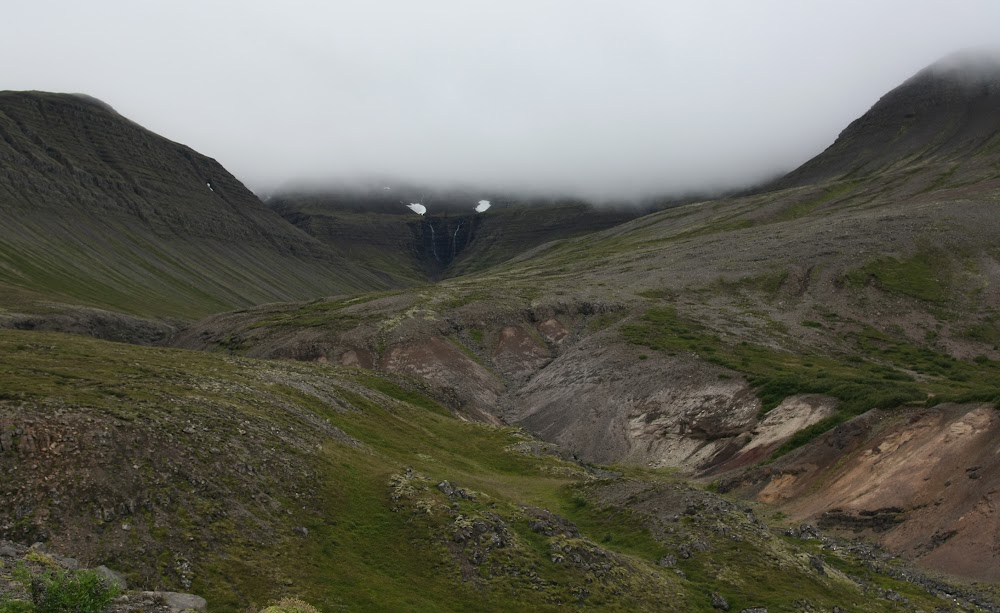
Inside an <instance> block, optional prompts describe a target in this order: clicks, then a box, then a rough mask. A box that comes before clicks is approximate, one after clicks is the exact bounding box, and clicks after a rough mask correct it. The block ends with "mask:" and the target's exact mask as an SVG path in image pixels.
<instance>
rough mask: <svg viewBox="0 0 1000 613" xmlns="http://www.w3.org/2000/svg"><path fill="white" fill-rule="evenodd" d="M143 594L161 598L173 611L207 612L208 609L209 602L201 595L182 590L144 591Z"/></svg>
mask: <svg viewBox="0 0 1000 613" xmlns="http://www.w3.org/2000/svg"><path fill="white" fill-rule="evenodd" d="M143 594H144V595H148V596H153V597H156V598H160V599H161V600H163V602H164V604H166V605H167V606H168V607H170V610H171V612H172V613H184V612H185V611H195V612H196V613H207V611H208V602H206V601H205V599H204V598H202V597H201V596H195V595H194V594H182V593H180V592H143Z"/></svg>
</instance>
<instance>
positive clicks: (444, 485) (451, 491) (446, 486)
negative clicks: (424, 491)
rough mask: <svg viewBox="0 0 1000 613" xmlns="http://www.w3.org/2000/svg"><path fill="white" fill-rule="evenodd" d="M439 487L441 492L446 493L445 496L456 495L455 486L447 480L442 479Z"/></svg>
mask: <svg viewBox="0 0 1000 613" xmlns="http://www.w3.org/2000/svg"><path fill="white" fill-rule="evenodd" d="M437 488H438V489H439V490H441V493H442V494H444V495H445V496H449V497H450V496H454V495H455V488H454V487H452V486H451V483H448V482H447V481H442V482H441V483H438V484H437Z"/></svg>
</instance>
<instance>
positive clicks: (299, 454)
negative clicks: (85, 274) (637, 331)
mask: <svg viewBox="0 0 1000 613" xmlns="http://www.w3.org/2000/svg"><path fill="white" fill-rule="evenodd" d="M0 381H2V383H0V407H2V412H0V458H2V459H3V463H2V466H3V471H4V478H3V479H2V480H0V495H2V496H3V499H4V500H6V501H8V504H5V505H3V507H2V508H0V529H2V534H3V536H4V537H8V538H15V539H17V540H21V541H31V540H45V541H48V542H49V546H50V549H52V550H55V551H65V552H72V553H74V554H75V555H76V556H77V557H80V558H81V559H82V560H83V561H84V562H85V563H87V564H89V565H95V564H99V563H105V564H107V565H109V566H112V567H114V568H117V569H120V570H123V571H126V572H127V574H128V576H129V578H130V579H131V580H132V582H133V584H136V585H143V586H147V587H161V588H173V589H181V590H190V591H195V592H197V593H200V594H202V595H204V596H206V597H207V598H208V599H209V602H210V606H211V607H212V609H213V610H241V609H242V608H243V607H246V606H248V605H253V606H254V607H259V606H261V605H262V604H264V603H266V602H268V601H270V600H272V599H275V598H278V597H281V596H300V597H302V598H304V599H306V600H307V601H310V602H312V603H313V604H315V605H317V606H319V607H320V608H322V609H323V610H341V609H346V610H402V609H406V610H427V611H446V610H467V609H469V608H477V609H481V610H512V609H523V608H531V609H533V610H546V609H548V608H552V609H553V610H554V609H555V608H559V607H560V606H564V605H567V604H572V605H574V606H580V607H583V608H594V609H598V608H599V609H601V610H605V609H610V610H626V609H627V610H677V611H710V610H712V604H711V602H712V600H711V595H712V593H713V592H719V593H720V594H722V595H723V596H724V597H726V598H728V599H729V600H730V602H732V603H733V605H734V606H736V607H741V606H756V605H766V606H771V607H778V609H776V610H781V608H782V607H788V606H791V603H792V602H793V601H809V602H810V603H812V604H813V605H814V606H831V605H832V604H834V603H836V604H839V605H847V606H854V607H865V608H866V610H872V611H881V610H885V611H891V610H901V609H900V605H899V604H898V603H896V602H893V601H891V600H886V599H884V598H883V596H882V594H883V592H879V591H878V590H880V589H881V590H883V591H884V589H885V588H886V587H890V588H892V589H895V590H897V591H898V592H900V593H903V594H905V595H906V597H907V598H909V599H910V600H911V602H913V603H915V604H918V605H920V606H926V607H928V608H932V607H933V606H934V605H935V604H940V603H941V601H939V600H937V599H936V598H933V597H931V596H929V595H927V594H926V593H924V592H922V591H921V590H919V589H917V588H916V587H914V586H911V585H907V584H905V583H903V582H900V581H896V580H892V579H888V578H886V577H878V578H877V581H876V582H875V583H873V582H872V579H871V578H866V577H864V576H863V575H866V573H867V571H864V570H863V569H862V568H861V567H860V566H858V562H857V560H854V559H852V558H850V557H849V556H848V557H841V554H834V553H831V552H816V553H815V554H814V555H820V556H821V558H819V559H821V560H826V561H825V562H823V565H825V566H826V568H827V569H828V570H827V571H824V572H823V573H820V572H818V571H816V570H815V563H809V562H808V557H809V555H808V554H809V553H810V552H811V550H810V549H808V548H806V545H803V544H799V543H797V542H795V541H794V540H786V539H778V538H776V537H775V536H773V535H772V534H771V533H770V531H769V530H767V529H766V527H763V524H761V523H760V521H759V520H758V519H756V518H752V513H751V514H750V515H748V511H747V510H742V509H741V508H740V507H737V506H735V505H732V504H731V503H728V502H725V501H723V500H721V499H716V498H714V497H713V495H711V494H708V493H705V492H700V491H698V490H695V489H691V488H690V486H686V485H683V484H681V483H679V482H676V481H675V480H674V479H673V478H672V477H671V476H670V475H669V473H656V472H645V471H629V472H627V473H626V474H625V475H624V476H617V477H616V476H613V475H610V474H606V473H598V474H593V473H592V472H589V471H588V470H587V469H585V468H583V467H581V466H578V465H576V464H572V463H568V462H565V461H562V460H559V459H556V458H555V457H553V456H550V455H546V454H545V453H541V452H540V450H541V448H542V447H540V446H539V445H538V444H536V443H532V442H531V440H530V439H527V438H526V437H525V436H524V435H523V434H520V433H518V432H517V431H514V430H510V429H503V428H496V427H490V426H484V425H479V424H473V423H467V422H462V421H459V420H457V419H455V418H453V417H451V416H450V415H448V414H447V412H446V411H444V410H443V409H442V408H441V407H439V406H437V405H436V403H434V402H433V401H432V400H430V399H429V398H427V397H426V396H424V395H423V393H422V392H421V387H420V385H419V384H418V383H416V382H414V381H411V380H408V379H393V380H387V379H380V378H376V377H375V376H373V375H372V374H370V373H366V372H364V371H360V370H345V369H339V368H333V367H329V366H325V365H314V364H303V363H288V362H262V361H254V360H246V359H237V358H231V357H225V356H220V355H212V354H203V353H194V352H186V351H179V350H168V349H155V348H143V347H136V346H130V345H122V344H114V343H108V342H103V341H97V340H92V339H87V338H83V337H74V336H68V335H59V334H42V333H35V332H14V331H6V332H0ZM443 481H448V484H443ZM620 487H625V488H633V487H639V488H646V489H648V488H654V489H656V490H657V491H666V490H664V489H663V488H667V489H668V490H669V491H671V492H674V493H673V494H671V495H672V496H674V497H675V498H677V499H678V500H688V501H691V500H697V501H699V502H697V504H698V505H699V508H701V509H702V511H700V512H699V513H698V516H697V517H695V518H688V517H686V518H685V519H683V520H681V521H680V523H678V524H677V527H678V529H679V530H670V531H669V532H668V531H663V530H655V529H653V527H652V526H653V524H650V523H649V522H648V521H647V520H646V519H644V517H645V516H644V515H642V514H641V513H640V514H636V513H633V512H631V511H629V510H628V509H627V508H623V507H622V506H621V505H618V504H611V503H610V502H608V501H607V500H606V499H604V498H602V496H601V494H600V493H601V492H603V491H605V490H607V489H608V488H620ZM70 501H72V502H71V503H70ZM678 504H681V503H678ZM684 504H690V502H689V503H684ZM553 514H555V515H553ZM751 518H752V520H751ZM721 524H726V525H729V526H731V528H730V529H727V530H726V531H722V532H720V531H718V530H717V527H718V526H719V525H721ZM733 535H739V537H740V538H738V539H737V538H733ZM692 543H694V545H691V544H692ZM692 546H693V547H695V550H694V551H695V552H696V553H695V555H694V556H693V557H683V556H681V561H680V562H679V563H678V567H677V568H679V569H681V570H682V572H681V573H678V572H677V571H676V570H675V568H673V567H670V568H668V567H665V566H661V565H658V564H657V562H658V561H659V560H661V559H663V558H664V556H670V555H675V557H676V552H677V551H679V549H678V548H690V547H692ZM708 550H711V553H700V552H703V551H708ZM803 560H805V562H803ZM671 564H673V563H671ZM810 564H812V565H810ZM668 566H669V565H668ZM834 567H836V568H838V569H840V568H843V569H845V570H846V572H847V574H843V572H833V571H832V569H833V568H834ZM849 575H856V576H857V579H851V578H849Z"/></svg>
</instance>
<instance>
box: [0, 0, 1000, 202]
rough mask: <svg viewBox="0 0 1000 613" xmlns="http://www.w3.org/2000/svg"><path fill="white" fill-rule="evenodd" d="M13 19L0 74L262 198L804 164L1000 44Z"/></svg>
mask: <svg viewBox="0 0 1000 613" xmlns="http://www.w3.org/2000/svg"><path fill="white" fill-rule="evenodd" d="M5 21H6V23H8V24H15V25H16V27H11V28H8V29H9V30H10V31H9V32H7V33H5V36H4V37H3V38H2V39H0V51H2V52H3V53H4V55H5V56H6V57H10V58H17V61H16V62H8V63H7V65H5V69H4V72H5V87H7V88H11V89H44V90H54V91H78V92H84V93H87V94H90V95H93V96H95V97H98V98H100V99H102V100H104V101H105V102H107V103H109V104H111V105H112V106H114V107H115V108H116V109H118V110H119V111H120V112H122V113H123V114H124V115H126V116H128V117H129V118H131V119H133V120H135V121H137V122H139V123H141V124H143V125H145V126H147V127H149V128H151V129H153V130H155V131H157V132H159V133H161V134H163V135H165V136H167V137H168V138H171V139H173V140H177V141H179V142H183V143H185V144H188V145H190V146H192V147H194V148H196V149H198V150H199V151H202V152H204V153H206V154H208V155H211V156H213V157H216V158H217V159H219V161H221V162H222V163H223V164H224V165H225V166H226V167H227V168H229V169H230V170H231V171H233V172H234V173H235V174H236V175H237V176H238V177H239V178H241V179H243V180H244V181H245V182H246V183H247V184H248V185H250V186H251V187H252V188H253V189H255V190H258V191H260V192H266V191H272V190H275V189H278V188H280V187H281V186H282V185H286V184H289V183H290V182H296V181H298V182H302V181H312V182H337V181H342V180H350V179H356V178H358V177H370V176H387V177H393V179H394V180H399V181H413V182H416V183H421V184H435V185H477V186H482V187H483V188H484V189H491V190H501V191H502V190H519V191H537V192H546V193H553V192H566V193H571V194H579V195H584V196H587V197H593V198H624V197H639V196H643V195H650V194H657V193H676V192H682V191H690V190H708V189H725V188H733V187H740V186H742V185H748V184H751V183H755V182H757V181H760V180H761V179H763V178H765V177H769V176H773V175H775V174H778V173H780V172H783V171H786V170H789V169H791V168H793V167H795V166H796V165H798V164H800V163H802V162H803V161H805V160H806V159H808V158H809V157H811V156H813V155H815V154H816V153H818V152H820V151H821V150H822V149H823V148H825V147H826V146H827V145H829V144H830V143H831V142H832V141H833V140H834V138H835V137H836V135H837V134H838V133H839V131H840V130H841V129H842V128H843V127H845V126H846V125H847V123H849V122H850V121H851V120H853V119H854V118H856V117H857V116H859V115H861V114H862V113H863V112H864V111H865V110H867V109H868V108H869V107H870V106H871V104H873V103H874V102H875V101H876V100H877V99H878V97H879V96H881V95H882V94H884V93H885V92H886V91H888V90H889V89H891V88H892V87H894V86H895V85H897V84H899V83H901V82H902V81H903V80H905V79H906V78H907V77H909V76H911V75H912V74H914V73H915V72H917V71H918V70H920V69H921V68H923V67H924V66H926V65H928V64H930V63H931V62H933V61H934V60H936V59H938V58H940V57H942V56H944V55H946V54H948V53H950V52H952V51H954V50H956V49H960V48H964V47H967V46H969V45H976V44H992V42H993V39H994V38H995V36H996V24H998V23H1000V4H997V3H995V2H992V1H988V2H987V1H975V0H969V1H967V2H963V3H961V4H960V5H955V4H953V3H944V2H929V1H905V2H904V1H902V0H890V1H886V2H880V3H874V4H873V3H870V2H862V1H861V0H850V1H845V2H840V3H827V4H825V5H820V6H817V5H815V3H802V2H791V1H787V2H777V1H767V0H765V1H762V2H753V3H750V2H738V1H730V2H717V3H702V2H671V3H665V2H652V1H644V0H636V1H635V2H628V3H618V4H612V3H598V2H579V1H570V0H564V1H555V0H540V1H532V2H528V1H513V0H512V1H508V2H502V3H501V2H496V3H474V2H459V1H457V0H455V1H442V0H428V1H426V2H419V3H416V2H407V1H403V0H398V1H391V2H390V1H370V2H337V3H320V2H304V1H295V2H288V3H280V4H278V3H263V2H235V1H220V2H213V3H197V2H192V1H184V0H181V1H179V2H172V3H134V2H126V1H124V0H101V1H97V2H93V3H78V2H70V1H68V0H65V1H63V2H58V1H57V2H45V3H27V2H25V3H15V4H14V5H12V6H11V7H7V8H6V9H5ZM26 50H31V52H30V53H28V52H26Z"/></svg>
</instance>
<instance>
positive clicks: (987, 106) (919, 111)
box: [776, 51, 1000, 187]
mask: <svg viewBox="0 0 1000 613" xmlns="http://www.w3.org/2000/svg"><path fill="white" fill-rule="evenodd" d="M997 109H1000V53H988V52H979V51H966V52H962V53H957V54H955V55H952V56H949V57H947V58H944V59H942V60H941V61H939V62H937V63H935V64H933V65H931V66H928V67H927V68H925V69H924V70H921V71H920V72H919V73H917V74H916V75H914V76H913V77H912V78H910V79H909V80H907V81H906V82H905V83H903V84H902V85H900V86H899V87H897V88H896V89H894V90H892V91H891V92H889V93H888V94H886V95H885V96H883V97H882V99H881V100H879V101H878V102H877V103H876V104H875V106H873V107H872V108H871V110H869V111H868V112H867V113H865V114H864V115H863V116H861V117H860V118H858V119H857V120H856V121H854V122H853V123H851V125H849V126H847V128H846V129H845V130H844V131H843V132H842V133H841V134H840V136H839V137H838V138H837V141H836V142H835V143H834V144H833V145H831V146H830V148H829V149H827V150H826V151H824V152H823V153H821V154H820V155H818V156H816V157H815V158H813V159H812V160H810V161H809V162H808V163H806V164H804V165H803V166H801V167H800V168H798V169H797V170H796V171H795V172H792V173H790V174H789V175H788V176H786V177H785V178H783V179H782V180H780V181H778V183H777V184H776V187H792V186H796V185H808V184H812V183H818V182H822V181H829V180H833V179H851V178H863V177H866V176H870V175H872V174H874V173H878V172H887V171H905V170H907V169H912V168H913V167H914V166H916V165H924V164H946V165H949V168H950V169H951V170H952V171H953V172H958V173H959V177H965V180H966V181H968V180H972V179H982V178H985V177H986V176H989V175H994V176H995V174H996V168H994V167H991V166H990V165H989V164H986V163H984V162H986V160H985V159H979V158H981V156H995V154H996V153H997V151H998V150H1000V113H998V112H997ZM959 177H956V178H959Z"/></svg>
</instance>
